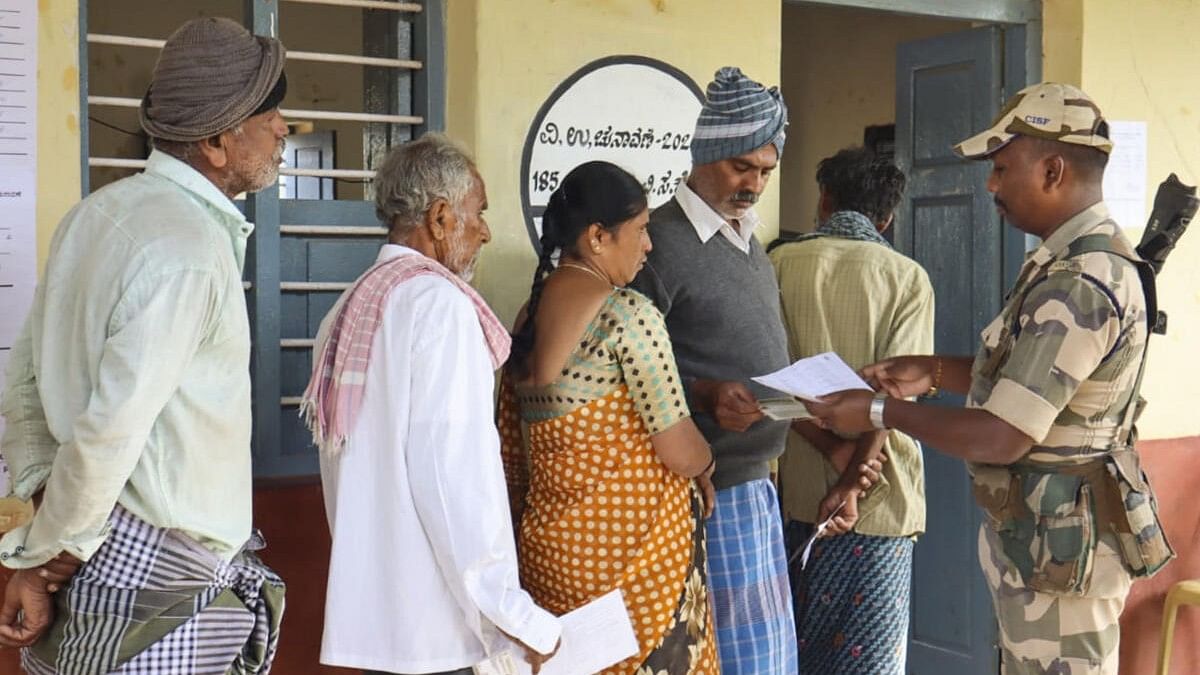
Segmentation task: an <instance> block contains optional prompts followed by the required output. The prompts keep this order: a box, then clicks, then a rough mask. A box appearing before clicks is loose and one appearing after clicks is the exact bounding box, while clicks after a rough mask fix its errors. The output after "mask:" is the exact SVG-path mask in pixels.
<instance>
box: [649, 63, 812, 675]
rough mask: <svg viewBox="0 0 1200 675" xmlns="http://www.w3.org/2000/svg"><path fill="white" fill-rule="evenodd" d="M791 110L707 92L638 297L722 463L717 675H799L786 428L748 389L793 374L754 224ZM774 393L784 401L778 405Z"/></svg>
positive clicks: (760, 99)
mask: <svg viewBox="0 0 1200 675" xmlns="http://www.w3.org/2000/svg"><path fill="white" fill-rule="evenodd" d="M786 126H787V106H785V105H784V102H783V98H782V97H781V96H780V93H779V90H778V89H777V88H775V87H772V88H770V89H767V88H765V87H763V86H762V85H761V84H759V83H757V82H754V81H752V80H750V79H749V78H747V77H746V76H745V75H743V74H742V72H741V71H740V70H739V69H737V68H732V67H726V68H722V69H720V70H719V71H717V73H716V79H714V80H713V82H712V83H710V84H709V85H708V90H707V96H706V100H705V103H704V107H703V109H702V110H701V112H700V117H699V119H698V120H697V121H696V131H695V133H694V134H693V135H692V139H693V140H692V146H691V152H692V171H691V173H690V175H689V176H688V178H687V181H686V183H683V184H681V185H680V186H679V190H678V191H677V192H676V193H675V198H674V199H672V200H671V201H669V202H667V203H666V204H664V205H662V206H661V207H659V208H658V209H655V211H654V213H653V214H651V216H650V236H651V238H652V240H653V243H654V248H653V250H652V251H651V252H650V254H649V256H648V259H647V262H646V266H645V267H644V268H643V269H642V272H641V274H639V275H638V277H637V279H635V280H634V284H633V285H634V287H635V288H637V289H638V290H639V291H641V292H643V293H645V294H646V295H648V296H649V297H650V298H651V299H652V300H654V302H655V304H657V305H658V308H659V309H660V310H662V313H663V315H664V316H665V318H666V322H667V330H668V332H669V333H670V336H671V343H672V345H673V347H674V350H675V359H676V361H677V363H678V365H679V372H680V375H681V377H682V378H683V380H684V385H685V388H686V393H687V397H688V402H689V405H690V406H691V408H692V415H693V418H694V419H695V421H696V425H697V426H698V427H699V428H700V430H701V432H703V434H704V436H705V438H706V439H707V440H708V443H709V445H711V446H712V449H713V453H714V455H715V456H716V464H717V465H716V473H715V474H714V475H713V477H712V480H713V484H714V485H715V486H716V488H717V500H716V508H715V509H714V511H713V515H712V517H711V518H710V519H709V521H708V523H707V530H708V566H709V580H710V585H711V592H712V599H713V604H714V607H715V610H716V611H715V615H714V619H713V621H714V623H715V625H716V629H717V647H718V650H719V652H720V657H721V672H722V673H725V674H726V675H730V674H733V675H737V674H739V673H746V674H753V675H775V674H779V675H794V673H795V672H796V629H795V625H794V620H793V616H792V601H791V592H790V591H789V590H788V576H787V562H786V559H785V554H784V547H783V533H782V524H781V521H780V516H779V505H778V501H777V498H776V494H775V488H774V486H773V485H772V483H771V480H770V467H769V463H770V462H771V460H773V459H775V458H777V457H778V456H779V455H780V454H782V453H783V449H784V442H785V439H786V436H787V430H788V424H787V423H786V422H775V421H771V420H768V419H764V418H763V414H762V412H761V411H760V409H759V405H758V402H757V400H758V397H761V396H766V395H769V393H770V392H769V391H768V390H765V389H763V388H762V387H760V386H758V385H757V384H755V383H753V382H751V381H750V379H749V378H750V377H752V376H754V375H762V374H765V373H769V372H772V371H774V370H777V369H779V368H782V367H784V366H786V365H788V344H787V334H786V332H785V330H784V326H783V320H782V318H781V315H780V309H779V289H778V287H777V286H776V282H775V274H774V271H773V268H772V267H771V262H770V261H769V260H768V259H767V256H766V254H765V253H764V252H763V248H762V246H761V245H760V244H759V242H758V240H757V239H755V237H754V230H755V228H757V227H758V224H759V218H758V215H757V214H756V213H755V212H754V204H755V202H757V201H758V198H759V195H761V194H762V191H763V189H764V188H765V187H766V184H767V180H768V179H769V178H770V176H771V172H772V171H773V170H774V169H775V166H776V164H777V163H778V162H779V158H780V157H781V156H782V155H783V144H784V137H785V128H786ZM776 395H777V394H776Z"/></svg>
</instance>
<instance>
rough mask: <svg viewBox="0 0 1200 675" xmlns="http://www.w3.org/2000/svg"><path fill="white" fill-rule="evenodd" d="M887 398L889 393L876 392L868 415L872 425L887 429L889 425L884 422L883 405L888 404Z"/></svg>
mask: <svg viewBox="0 0 1200 675" xmlns="http://www.w3.org/2000/svg"><path fill="white" fill-rule="evenodd" d="M887 399H888V397H887V394H875V398H873V399H871V408H870V410H869V411H868V413H867V417H868V418H869V419H870V420H871V426H873V427H875V428H876V429H880V430H882V429H887V425H886V424H884V423H883V407H884V405H886V404H887Z"/></svg>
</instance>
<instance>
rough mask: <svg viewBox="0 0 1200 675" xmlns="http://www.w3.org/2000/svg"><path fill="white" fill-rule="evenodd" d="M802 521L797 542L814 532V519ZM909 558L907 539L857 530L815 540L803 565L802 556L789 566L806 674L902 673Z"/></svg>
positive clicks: (906, 629) (906, 631)
mask: <svg viewBox="0 0 1200 675" xmlns="http://www.w3.org/2000/svg"><path fill="white" fill-rule="evenodd" d="M800 525H802V527H800V528H797V531H796V532H795V534H796V537H795V538H794V539H795V544H796V546H797V547H798V546H799V545H800V542H802V541H804V540H806V539H807V538H808V535H809V534H811V533H812V525H809V524H807V523H804V524H800ZM791 526H792V524H789V532H788V534H789V539H793V537H792V536H791V535H792V534H793V533H792V532H791ZM790 544H791V542H789V545H790ZM912 556H913V541H912V539H910V538H907V537H874V536H868V535H862V534H858V533H856V532H849V533H847V534H843V535H840V536H836V537H828V538H823V539H818V540H817V542H816V543H815V544H814V545H813V550H812V554H811V556H810V557H809V560H808V566H807V567H805V568H804V569H803V570H800V564H799V556H797V559H796V561H795V562H794V563H793V565H792V572H793V578H794V579H795V580H796V584H795V590H796V599H795V602H796V630H797V633H798V634H799V636H800V643H799V644H800V664H801V667H802V668H803V672H805V673H837V674H838V675H903V673H904V668H905V657H906V655H907V647H908V615H909V604H910V597H911V589H912Z"/></svg>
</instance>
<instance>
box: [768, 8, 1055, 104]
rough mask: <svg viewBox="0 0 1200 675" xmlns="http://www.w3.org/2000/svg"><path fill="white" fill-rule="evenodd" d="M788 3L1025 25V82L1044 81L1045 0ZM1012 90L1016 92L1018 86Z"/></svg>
mask: <svg viewBox="0 0 1200 675" xmlns="http://www.w3.org/2000/svg"><path fill="white" fill-rule="evenodd" d="M782 2H783V4H785V5H810V6H824V7H842V8H845V9H866V10H871V11H873V12H885V13H888V14H903V15H907V16H923V17H928V18H931V19H958V20H961V21H978V22H980V23H992V24H1000V25H1003V26H1024V28H1025V59H1024V62H1025V84H1026V85H1030V84H1036V83H1038V82H1041V81H1042V0H988V1H987V2H979V0H782ZM1011 93H1016V92H1015V90H1014V91H1013V92H1011Z"/></svg>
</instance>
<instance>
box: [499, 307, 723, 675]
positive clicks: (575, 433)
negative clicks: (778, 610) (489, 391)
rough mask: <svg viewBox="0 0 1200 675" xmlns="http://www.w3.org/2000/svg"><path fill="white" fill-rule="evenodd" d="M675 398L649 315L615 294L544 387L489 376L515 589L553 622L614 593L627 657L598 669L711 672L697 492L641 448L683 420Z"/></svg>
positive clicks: (654, 674) (652, 674)
mask: <svg viewBox="0 0 1200 675" xmlns="http://www.w3.org/2000/svg"><path fill="white" fill-rule="evenodd" d="M682 392H683V387H682V383H681V382H680V381H679V375H678V371H677V370H676V368H675V362H674V357H673V355H672V353H671V348H670V342H669V341H668V339H667V335H666V329H665V326H664V325H663V321H662V315H661V314H659V312H658V310H657V309H656V308H655V307H654V306H653V304H651V303H650V301H649V300H648V299H646V298H645V297H644V296H642V295H641V294H639V293H637V292H636V291H632V290H626V289H620V290H616V291H614V292H613V295H612V296H610V297H609V299H608V300H607V301H606V302H605V304H604V306H603V307H602V308H601V310H600V312H599V313H598V314H597V316H596V318H595V319H594V320H593V321H592V323H591V324H590V325H589V327H588V329H587V330H586V331H585V334H584V336H583V337H582V338H581V341H580V344H579V347H578V349H576V351H575V353H574V354H573V355H572V356H571V358H570V359H568V362H567V364H566V367H564V369H563V371H562V373H561V375H560V377H559V378H558V379H556V380H555V381H554V382H552V383H550V384H549V385H545V386H537V387H535V386H532V385H516V386H514V385H513V383H512V381H511V378H510V377H509V376H508V375H507V374H506V375H505V376H504V377H503V378H502V380H501V396H500V407H499V413H498V420H497V421H498V424H499V427H500V431H501V447H502V452H503V454H504V467H505V473H506V475H507V479H508V484H509V496H510V499H511V500H512V503H513V512H514V516H515V517H519V518H520V527H519V535H518V557H519V560H520V568H521V583H522V585H523V586H524V587H525V589H526V590H528V591H529V593H530V594H531V595H532V596H533V598H534V599H535V600H536V601H537V602H538V604H540V605H541V606H542V607H544V608H546V609H547V610H549V611H550V612H553V613H555V614H559V615H561V614H564V613H566V612H569V611H571V610H573V609H575V608H577V607H579V606H581V605H583V604H585V603H587V602H589V601H590V600H593V599H595V598H597V597H599V596H601V595H603V594H605V593H607V592H609V591H611V590H613V589H614V588H619V589H621V591H622V594H623V595H624V599H625V604H626V607H627V608H628V610H629V618H630V620H631V622H632V623H633V627H634V632H635V634H636V635H637V638H638V644H639V650H638V653H637V655H635V656H633V657H631V658H629V659H626V660H625V661H622V662H621V663H619V664H617V665H615V666H613V667H611V668H609V669H608V670H605V671H603V672H604V673H606V674H612V675H617V674H628V675H685V674H689V673H696V674H711V673H718V672H719V665H718V660H717V653H716V643H715V639H714V631H713V627H712V621H711V615H710V609H709V601H708V593H707V588H706V581H707V574H706V570H705V546H704V527H703V525H702V523H701V522H700V514H701V503H700V498H699V493H698V490H696V489H695V488H694V486H693V484H692V481H691V480H690V479H687V478H684V477H683V476H680V475H678V474H675V473H672V472H671V471H669V470H668V469H667V468H666V467H665V466H664V465H663V464H662V463H661V462H660V461H659V460H658V457H657V455H655V453H654V447H653V445H652V444H651V441H650V438H651V436H652V435H653V434H655V433H658V432H661V431H664V430H666V429H667V428H669V427H670V426H671V425H673V424H675V423H677V422H679V421H680V420H682V419H685V418H686V417H688V415H689V413H688V410H687V404H686V402H685V401H684V398H683V393H682ZM525 427H527V434H528V439H527V442H526V438H525V435H523V433H522V431H523V428H525Z"/></svg>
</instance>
